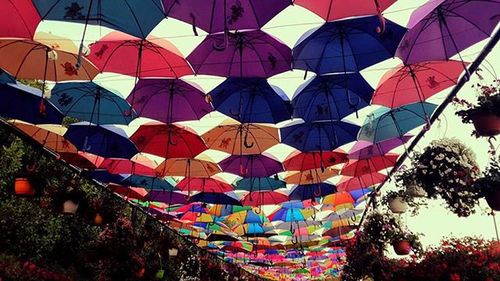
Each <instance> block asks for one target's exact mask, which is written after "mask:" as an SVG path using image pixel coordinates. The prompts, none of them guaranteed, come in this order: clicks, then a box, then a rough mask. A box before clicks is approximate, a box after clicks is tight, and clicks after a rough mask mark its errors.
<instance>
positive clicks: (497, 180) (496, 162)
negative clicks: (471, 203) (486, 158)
mask: <svg viewBox="0 0 500 281" xmlns="http://www.w3.org/2000/svg"><path fill="white" fill-rule="evenodd" d="M473 187H474V188H475V189H477V190H479V191H480V194H481V195H482V196H483V197H484V198H485V199H486V202H487V203H488V205H489V206H490V208H491V209H493V210H495V211H500V159H499V158H497V159H492V160H491V162H490V165H489V166H488V168H487V169H486V170H485V171H484V172H483V174H482V176H481V178H479V179H477V180H476V181H475V182H474V185H473Z"/></svg>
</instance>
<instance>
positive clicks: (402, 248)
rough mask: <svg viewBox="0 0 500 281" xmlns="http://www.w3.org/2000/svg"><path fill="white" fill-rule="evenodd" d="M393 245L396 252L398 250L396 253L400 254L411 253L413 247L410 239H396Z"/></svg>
mask: <svg viewBox="0 0 500 281" xmlns="http://www.w3.org/2000/svg"><path fill="white" fill-rule="evenodd" d="M392 247H393V248H394V252H396V254H398V255H400V256H406V255H408V254H410V252H411V249H412V247H411V244H410V241H408V240H400V241H394V242H393V243H392Z"/></svg>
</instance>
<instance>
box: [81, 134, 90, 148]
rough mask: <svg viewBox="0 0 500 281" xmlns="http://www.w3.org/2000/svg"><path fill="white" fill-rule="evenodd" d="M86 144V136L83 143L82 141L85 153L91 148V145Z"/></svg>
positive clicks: (87, 138)
mask: <svg viewBox="0 0 500 281" xmlns="http://www.w3.org/2000/svg"><path fill="white" fill-rule="evenodd" d="M88 142H89V137H88V136H86V137H85V141H84V143H83V147H82V148H83V151H84V152H85V151H89V150H90V149H91V148H92V145H89V143H88Z"/></svg>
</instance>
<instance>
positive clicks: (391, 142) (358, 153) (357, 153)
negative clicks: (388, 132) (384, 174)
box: [348, 135, 412, 159]
mask: <svg viewBox="0 0 500 281" xmlns="http://www.w3.org/2000/svg"><path fill="white" fill-rule="evenodd" d="M411 138H412V136H411V135H404V136H402V137H398V138H393V139H388V140H384V141H381V142H378V143H371V142H369V141H364V140H359V141H357V142H356V143H355V144H354V146H353V147H352V148H351V150H350V151H349V155H348V157H349V159H368V158H371V157H375V156H382V155H384V154H387V153H388V152H389V151H391V150H393V149H394V148H396V147H399V146H401V145H404V144H405V143H406V142H407V141H409V140H410V139H411Z"/></svg>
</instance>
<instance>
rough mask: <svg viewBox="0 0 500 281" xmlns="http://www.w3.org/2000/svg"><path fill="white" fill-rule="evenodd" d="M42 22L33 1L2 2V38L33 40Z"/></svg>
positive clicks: (0, 2)
mask: <svg viewBox="0 0 500 281" xmlns="http://www.w3.org/2000/svg"><path fill="white" fill-rule="evenodd" d="M40 21H41V19H40V15H39V14H38V11H37V10H36V9H35V7H34V6H33V2H32V1H31V0H3V1H0V37H4V38H7V37H10V38H26V39H32V38H33V36H34V35H35V30H36V27H37V26H38V24H39V23H40Z"/></svg>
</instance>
